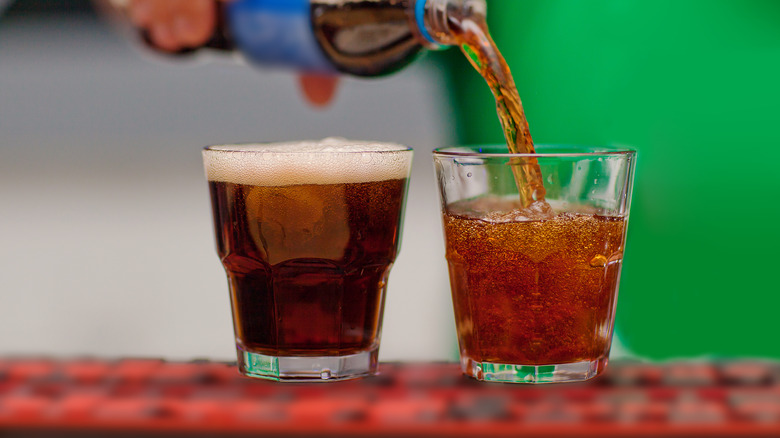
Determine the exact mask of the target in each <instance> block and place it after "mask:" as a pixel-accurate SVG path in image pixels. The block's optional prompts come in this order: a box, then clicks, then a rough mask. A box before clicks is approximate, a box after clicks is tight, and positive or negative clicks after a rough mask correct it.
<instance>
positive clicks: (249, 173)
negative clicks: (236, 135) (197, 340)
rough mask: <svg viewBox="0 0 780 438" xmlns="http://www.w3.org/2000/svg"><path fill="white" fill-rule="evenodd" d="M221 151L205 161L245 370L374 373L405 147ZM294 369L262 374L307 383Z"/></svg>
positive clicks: (210, 152) (335, 144) (407, 156)
mask: <svg viewBox="0 0 780 438" xmlns="http://www.w3.org/2000/svg"><path fill="white" fill-rule="evenodd" d="M226 148H227V149H225V148H219V147H212V148H209V149H207V150H206V151H205V152H204V157H205V161H206V171H207V176H208V179H209V187H210V192H211V200H212V205H213V214H214V225H215V231H216V237H217V252H218V254H219V257H220V259H221V260H222V263H223V265H224V267H225V270H226V272H227V275H228V281H229V285H230V292H231V302H232V308H233V321H234V328H235V335H236V344H237V347H238V352H239V362H240V365H241V366H242V370H243V371H244V372H246V373H247V374H250V375H253V374H255V375H256V374H259V375H261V376H262V377H268V376H263V375H262V374H263V373H267V372H270V371H268V370H264V368H263V367H265V366H266V365H264V361H266V362H267V361H271V362H274V361H276V362H277V364H276V365H274V364H271V365H267V366H269V367H271V368H273V367H274V366H275V367H277V368H278V367H280V364H281V363H283V362H284V361H285V359H284V358H289V360H287V362H295V363H297V364H298V366H300V364H304V363H306V364H308V365H307V366H309V367H314V368H312V369H311V370H304V371H305V373H304V374H306V373H308V374H311V376H310V377H311V378H320V377H321V376H322V374H323V372H326V374H327V375H326V376H325V378H332V379H338V378H348V377H351V375H350V374H349V372H348V370H342V371H339V370H338V364H331V365H327V366H324V367H322V369H319V368H317V367H318V365H317V363H327V362H329V361H330V362H334V363H335V362H338V360H339V359H338V358H342V359H343V360H346V361H349V360H353V361H364V362H365V364H366V365H367V366H369V367H371V366H373V367H374V368H375V365H376V353H377V351H378V348H379V341H380V333H381V326H382V312H383V306H384V300H385V291H386V287H387V279H388V275H389V273H390V268H391V267H392V265H393V262H394V261H395V258H396V255H397V254H398V250H399V244H400V238H401V221H402V218H403V208H404V200H405V194H406V188H407V181H408V174H409V166H410V164H411V154H412V152H411V151H410V150H409V149H407V148H404V147H402V146H396V145H387V144H379V145H376V144H373V145H372V144H359V143H350V142H346V141H343V140H328V141H324V142H319V143H309V144H288V145H259V146H241V147H232V146H231V147H226ZM280 358H281V362H279V360H280ZM293 358H294V359H293ZM332 358H336V359H335V360H331V359H332ZM372 364H373V365H372ZM288 366H290V364H289V363H288ZM258 367H260V368H263V369H258ZM296 372H298V373H303V371H300V370H298V371H295V370H288V371H287V373H288V374H290V375H291V377H285V375H283V374H284V373H283V372H281V371H278V373H279V375H277V376H271V377H272V378H273V377H278V378H280V379H284V378H304V379H305V378H307V376H306V375H297V376H295V375H294V373H296ZM371 372H373V369H367V370H364V371H363V373H362V374H366V373H371ZM291 373H292V374H291Z"/></svg>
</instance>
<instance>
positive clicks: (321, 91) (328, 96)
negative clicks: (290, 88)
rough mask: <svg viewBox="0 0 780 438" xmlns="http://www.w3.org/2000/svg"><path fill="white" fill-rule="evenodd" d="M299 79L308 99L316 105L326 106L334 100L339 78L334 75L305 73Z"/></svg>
mask: <svg viewBox="0 0 780 438" xmlns="http://www.w3.org/2000/svg"><path fill="white" fill-rule="evenodd" d="M299 81H300V84H301V89H302V90H303V95H304V96H305V97H306V100H307V101H308V102H309V103H310V104H312V105H313V106H315V107H324V106H326V105H328V104H329V103H330V102H331V101H332V100H333V96H334V95H335V94H336V88H337V85H338V81H339V80H338V77H336V76H332V75H324V74H318V73H304V74H302V75H301V77H300V79H299Z"/></svg>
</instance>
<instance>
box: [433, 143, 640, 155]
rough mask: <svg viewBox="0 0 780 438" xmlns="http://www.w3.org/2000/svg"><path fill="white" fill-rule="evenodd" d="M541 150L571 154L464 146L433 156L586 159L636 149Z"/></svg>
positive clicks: (438, 150)
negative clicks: (481, 150)
mask: <svg viewBox="0 0 780 438" xmlns="http://www.w3.org/2000/svg"><path fill="white" fill-rule="evenodd" d="M535 146H536V147H537V148H541V149H542V150H544V149H548V148H570V149H572V151H571V152H569V151H566V152H544V151H542V152H534V153H511V152H509V151H507V150H506V145H503V144H489V145H471V146H469V145H465V146H447V147H442V148H436V149H434V150H433V155H434V156H436V157H473V158H514V157H517V158H521V157H522V158H529V157H532V158H559V157H560V158H572V157H573V158H577V157H582V158H587V157H600V156H601V157H603V156H634V155H636V149H633V148H629V147H624V146H585V145H583V146H579V145H566V144H559V145H556V144H539V145H535ZM482 148H489V149H495V150H496V151H495V152H480V151H475V150H474V149H482Z"/></svg>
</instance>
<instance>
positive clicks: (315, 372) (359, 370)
mask: <svg viewBox="0 0 780 438" xmlns="http://www.w3.org/2000/svg"><path fill="white" fill-rule="evenodd" d="M378 352H379V348H378V347H377V348H374V349H373V350H369V351H364V352H361V353H356V354H350V355H346V356H267V355H265V354H260V353H250V352H248V351H243V350H241V349H239V350H238V370H239V371H240V372H241V374H243V375H245V376H248V377H257V378H260V379H268V380H275V381H278V382H282V381H284V382H332V381H338V380H348V379H356V378H358V377H366V376H373V375H374V374H376V368H377V355H378Z"/></svg>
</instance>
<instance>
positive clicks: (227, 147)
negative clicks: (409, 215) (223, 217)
mask: <svg viewBox="0 0 780 438" xmlns="http://www.w3.org/2000/svg"><path fill="white" fill-rule="evenodd" d="M299 143H307V141H272V142H246V143H222V144H213V145H208V146H205V147H204V148H203V152H209V153H218V154H223V153H224V154H253V155H254V154H273V155H334V154H349V155H352V154H397V153H406V152H414V149H412V148H411V147H410V146H406V145H402V144H400V143H391V142H382V141H353V140H345V141H344V143H345V144H347V145H350V146H362V145H365V146H367V147H366V148H365V149H363V150H360V149H355V150H309V151H302V150H297V151H296V150H288V151H285V150H283V148H284V146H285V145H293V144H299ZM311 143H317V141H311ZM380 145H381V146H393V147H397V149H386V150H381V149H371V146H380ZM263 146H274V147H277V148H278V150H257V149H255V150H253V149H252V148H253V147H263ZM332 147H333V148H337V147H338V144H334V145H333V146H332Z"/></svg>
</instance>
